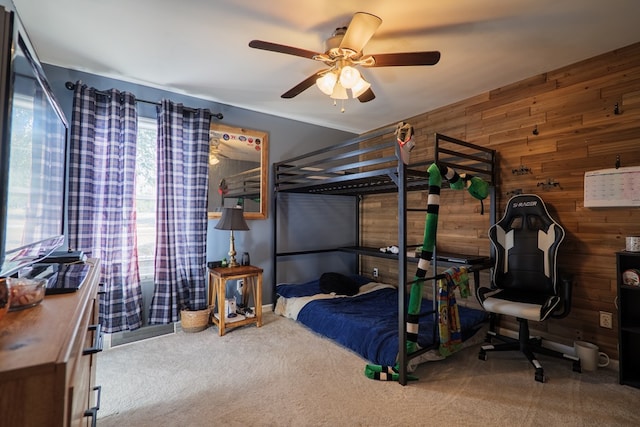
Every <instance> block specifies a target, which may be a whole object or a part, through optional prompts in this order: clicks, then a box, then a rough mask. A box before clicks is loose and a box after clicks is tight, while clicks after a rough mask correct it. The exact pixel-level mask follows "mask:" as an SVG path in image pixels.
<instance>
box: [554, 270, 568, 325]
mask: <svg viewBox="0 0 640 427" xmlns="http://www.w3.org/2000/svg"><path fill="white" fill-rule="evenodd" d="M572 288H573V277H571V276H569V275H563V274H560V281H559V284H558V296H560V298H561V299H562V307H561V308H562V311H561V312H557V311H554V312H553V313H552V314H551V316H550V317H552V318H554V319H561V318H563V317H566V316H567V315H568V314H569V312H571V295H572Z"/></svg>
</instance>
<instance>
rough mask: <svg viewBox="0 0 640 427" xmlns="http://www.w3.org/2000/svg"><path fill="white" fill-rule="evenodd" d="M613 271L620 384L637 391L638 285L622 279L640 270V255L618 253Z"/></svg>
mask: <svg viewBox="0 0 640 427" xmlns="http://www.w3.org/2000/svg"><path fill="white" fill-rule="evenodd" d="M616 269H617V280H618V352H619V359H620V384H624V385H629V386H631V387H636V388H640V363H638V361H640V286H638V285H637V284H625V280H624V277H623V276H624V275H625V272H627V276H629V273H633V270H640V252H628V251H622V252H617V253H616ZM626 282H627V283H632V281H630V280H629V279H627V280H626Z"/></svg>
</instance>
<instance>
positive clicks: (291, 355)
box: [97, 312, 640, 427]
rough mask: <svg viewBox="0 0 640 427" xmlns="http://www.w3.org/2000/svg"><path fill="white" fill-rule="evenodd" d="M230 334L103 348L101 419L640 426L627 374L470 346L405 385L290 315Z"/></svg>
mask: <svg viewBox="0 0 640 427" xmlns="http://www.w3.org/2000/svg"><path fill="white" fill-rule="evenodd" d="M264 323H265V324H264V326H263V327H262V328H256V327H255V326H246V327H241V328H238V329H235V330H232V331H230V332H229V333H227V335H225V336H224V337H219V336H218V331H217V329H216V328H215V327H212V328H209V329H207V330H205V331H202V332H198V333H191V334H190V333H185V332H182V331H180V332H177V333H175V334H171V335H165V336H162V337H159V338H154V339H149V340H145V341H141V342H137V343H133V344H127V345H124V346H120V347H115V348H113V349H111V350H107V351H104V352H102V353H100V354H99V357H98V368H97V382H98V384H101V385H102V402H101V408H100V411H99V413H98V414H99V419H98V425H100V426H101V427H107V426H118V427H120V426H180V427H185V426H417V425H421V426H431V425H433V426H445V425H454V426H556V425H562V426H638V425H640V409H639V407H638V406H639V405H640V390H638V389H635V388H631V387H627V386H621V385H619V384H618V380H617V372H616V371H614V370H611V369H600V370H599V371H597V372H590V373H583V374H578V373H575V372H573V371H572V370H571V364H570V363H569V362H564V361H560V360H556V359H551V358H546V357H545V356H542V357H541V358H540V360H541V362H542V363H543V366H544V367H545V374H546V375H547V378H548V380H547V382H546V383H544V384H541V383H538V382H535V381H534V379H533V368H532V367H531V366H530V365H529V363H528V362H527V361H526V360H525V359H524V358H523V357H521V356H520V355H518V354H515V353H503V354H490V355H489V360H488V361H486V362H483V361H481V360H478V357H477V353H478V351H477V350H478V348H477V346H476V347H472V348H469V349H467V350H464V351H462V352H460V353H457V354H455V355H454V356H452V357H451V358H449V359H447V360H444V361H437V362H429V363H425V364H423V365H421V366H420V367H419V368H418V370H417V371H416V374H417V375H418V376H419V377H420V380H419V381H417V382H410V383H409V385H407V386H404V387H403V386H401V385H399V384H398V383H395V382H377V381H373V380H370V379H368V378H366V377H365V376H364V374H363V370H364V366H365V361H364V360H362V359H361V358H360V357H359V356H357V355H355V354H354V353H352V352H350V351H349V350H346V349H344V348H342V347H339V346H337V345H336V344H333V343H332V342H330V341H328V340H326V339H324V338H322V337H320V336H318V335H315V334H314V333H312V332H310V331H309V330H308V329H306V328H305V327H303V326H301V325H300V324H296V323H294V322H293V321H292V320H289V319H285V318H280V317H276V316H275V315H274V314H273V313H271V312H267V314H266V316H265V322H264Z"/></svg>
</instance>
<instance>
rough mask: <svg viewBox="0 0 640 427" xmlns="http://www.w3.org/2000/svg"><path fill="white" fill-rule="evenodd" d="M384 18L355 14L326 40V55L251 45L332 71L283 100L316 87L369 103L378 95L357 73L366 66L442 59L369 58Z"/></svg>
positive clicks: (434, 54)
mask: <svg viewBox="0 0 640 427" xmlns="http://www.w3.org/2000/svg"><path fill="white" fill-rule="evenodd" d="M381 23H382V19H380V18H379V17H377V16H375V15H372V14H370V13H366V12H357V13H355V14H354V15H353V18H352V19H351V22H350V23H349V25H348V26H347V27H340V28H337V29H336V30H335V32H334V33H333V35H332V36H331V37H330V38H329V39H327V41H326V51H325V52H324V53H318V52H313V51H310V50H305V49H300V48H296V47H291V46H285V45H281V44H277V43H271V42H267V41H263V40H251V42H249V46H250V47H252V48H255V49H262V50H268V51H272V52H279V53H286V54H288V55H294V56H301V57H303V58H309V59H313V60H315V61H320V62H323V63H324V64H325V65H327V66H328V67H329V68H325V69H323V70H320V71H318V72H316V73H314V74H312V75H311V76H309V77H307V78H306V79H305V80H303V81H302V82H300V83H298V84H297V85H296V86H294V87H293V88H291V89H289V90H288V91H287V92H285V93H283V94H282V95H281V96H282V98H293V97H295V96H297V95H299V94H300V93H302V92H304V91H305V90H307V89H308V88H310V87H311V86H313V85H314V83H315V84H316V85H317V86H318V88H319V89H320V90H321V91H322V92H323V93H325V94H326V95H329V96H330V97H331V98H333V99H348V97H349V96H348V94H347V89H349V90H351V95H352V97H353V98H358V100H359V101H360V102H369V101H371V100H373V99H374V98H375V97H376V96H375V94H374V93H373V90H371V84H370V83H369V82H367V81H366V80H365V79H364V77H362V75H361V74H360V72H359V71H358V70H357V68H356V67H357V66H362V67H398V66H408V65H435V64H437V63H438V61H439V60H440V52H438V51H431V52H399V53H383V54H373V55H365V54H364V52H363V48H364V47H365V45H366V44H367V42H368V41H369V39H371V37H372V36H373V34H374V33H375V32H376V30H377V29H378V27H379V26H380V24H381Z"/></svg>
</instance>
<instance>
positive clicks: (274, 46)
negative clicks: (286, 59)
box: [249, 40, 319, 59]
mask: <svg viewBox="0 0 640 427" xmlns="http://www.w3.org/2000/svg"><path fill="white" fill-rule="evenodd" d="M249 47H252V48H254V49H262V50H268V51H271V52H278V53H286V54H287V55H293V56H301V57H303V58H309V59H313V57H314V56H316V55H319V53H318V52H312V51H310V50H306V49H300V48H297V47H291V46H285V45H283V44H278V43H271V42H266V41H263V40H251V41H250V42H249Z"/></svg>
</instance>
